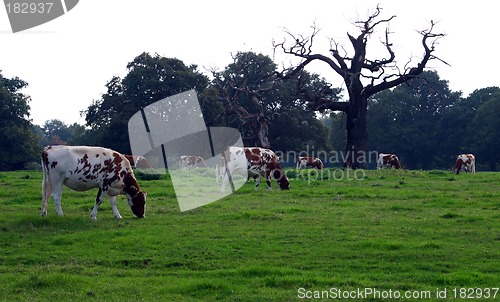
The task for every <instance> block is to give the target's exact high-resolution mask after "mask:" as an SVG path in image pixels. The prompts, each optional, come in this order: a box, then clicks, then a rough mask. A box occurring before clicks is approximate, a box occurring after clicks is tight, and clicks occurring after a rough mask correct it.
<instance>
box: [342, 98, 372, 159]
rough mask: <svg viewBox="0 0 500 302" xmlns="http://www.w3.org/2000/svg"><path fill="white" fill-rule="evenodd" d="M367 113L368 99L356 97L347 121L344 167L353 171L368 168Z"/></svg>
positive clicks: (352, 101) (351, 104)
mask: <svg viewBox="0 0 500 302" xmlns="http://www.w3.org/2000/svg"><path fill="white" fill-rule="evenodd" d="M360 94H361V93H360ZM366 112H367V98H366V97H365V96H358V97H354V100H351V101H350V108H349V111H348V112H347V120H346V129H347V141H346V147H345V162H344V167H348V168H352V169H364V168H366V164H367V161H368V156H367V152H366V151H367V150H366V147H367V144H368V131H367V123H366Z"/></svg>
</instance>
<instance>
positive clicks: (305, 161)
mask: <svg viewBox="0 0 500 302" xmlns="http://www.w3.org/2000/svg"><path fill="white" fill-rule="evenodd" d="M323 167H324V166H323V162H322V161H321V159H319V158H317V157H310V156H299V157H298V158H297V169H305V168H316V169H318V170H322V169H323Z"/></svg>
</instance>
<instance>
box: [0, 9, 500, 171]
mask: <svg viewBox="0 0 500 302" xmlns="http://www.w3.org/2000/svg"><path fill="white" fill-rule="evenodd" d="M381 13H382V8H381V7H380V6H377V7H376V9H375V10H374V11H373V12H372V13H371V14H369V16H368V17H366V19H364V20H360V21H357V22H355V23H354V25H355V27H356V28H357V30H358V33H357V34H350V33H347V36H348V38H349V40H348V41H349V42H350V44H351V47H350V48H347V47H344V45H340V44H339V43H337V42H336V41H335V40H334V39H330V46H331V47H330V49H329V55H325V54H322V53H316V52H314V51H313V41H316V40H317V38H318V33H319V29H318V28H316V27H315V26H313V27H312V33H311V34H310V35H309V36H304V35H294V34H292V33H290V32H288V31H286V35H287V38H288V41H287V39H286V38H285V39H284V40H283V41H282V42H273V46H274V49H275V51H281V52H282V53H284V54H286V55H288V56H290V57H295V58H299V59H300V62H299V63H298V64H297V65H292V66H288V67H286V68H285V67H281V68H279V67H278V65H277V64H276V63H275V62H273V60H272V59H271V58H270V57H268V56H265V55H262V54H257V53H254V52H238V53H236V54H234V55H232V58H233V62H232V63H231V64H229V65H228V66H226V67H225V68H224V69H223V70H217V69H211V70H208V71H205V72H202V71H200V70H199V68H198V66H196V65H186V64H184V62H182V61H181V60H179V59H176V58H166V57H162V56H160V55H158V54H154V55H151V54H149V53H142V54H140V55H138V56H137V57H135V58H134V59H133V60H132V61H131V62H130V63H128V64H127V70H128V73H127V74H126V75H125V76H124V77H123V78H121V77H118V76H114V77H112V78H111V79H110V80H109V81H108V82H107V83H106V85H105V86H106V92H105V93H104V94H102V95H101V96H100V98H98V99H97V100H94V101H92V103H91V104H90V105H89V107H88V108H86V109H83V110H82V111H81V114H82V116H84V117H85V125H78V124H73V125H69V126H68V125H65V124H64V123H62V122H61V121H59V120H51V121H47V122H46V123H45V124H44V125H42V126H37V125H32V124H31V121H30V119H29V116H30V113H29V110H30V108H29V101H30V97H29V96H26V95H23V94H22V93H20V90H21V89H22V88H23V87H25V86H26V85H27V83H25V82H24V81H22V80H21V79H19V78H17V77H14V78H12V79H7V78H4V77H3V76H1V72H0V89H1V90H0V130H1V131H2V133H3V135H2V137H1V138H0V146H2V147H1V148H2V149H0V153H1V155H2V160H3V161H2V162H1V163H0V170H8V169H22V168H25V167H28V166H29V165H28V164H29V163H33V162H35V161H38V159H37V157H38V154H37V152H36V150H39V149H40V148H41V146H42V145H45V144H74V145H76V144H80V145H99V146H104V147H109V148H112V149H115V150H117V151H120V152H122V153H130V144H129V141H128V140H129V138H128V132H127V131H128V129H127V128H128V127H127V125H128V120H129V119H130V117H132V115H134V114H135V113H136V112H138V111H139V110H140V109H141V108H144V107H146V106H148V105H150V104H152V103H154V102H156V101H159V100H161V99H163V98H165V97H168V96H171V95H174V94H178V93H181V92H184V91H187V90H191V89H194V90H196V91H197V95H198V99H199V101H200V105H201V109H202V111H203V115H204V118H205V121H206V124H207V126H227V127H232V128H236V129H238V130H239V131H240V133H241V134H242V138H243V142H244V144H245V145H247V146H259V147H266V148H273V149H275V150H280V151H284V152H286V151H290V150H295V151H301V150H311V149H314V150H317V151H325V152H329V151H332V150H333V151H341V152H344V156H343V158H344V160H343V161H344V162H343V163H342V164H343V166H345V167H351V168H364V167H366V166H370V165H372V166H373V163H370V162H366V160H365V159H359V158H363V157H360V156H359V155H360V154H362V153H366V152H367V151H369V150H378V151H381V152H390V153H397V154H398V155H399V156H400V157H401V159H402V161H403V163H404V165H405V166H406V167H407V168H412V169H415V168H417V169H418V168H421V169H429V168H446V167H449V166H450V165H451V164H452V162H453V160H454V157H455V156H456V154H458V153H462V152H471V153H475V154H476V156H477V158H478V159H477V161H478V167H479V168H484V169H491V170H495V169H496V167H497V163H498V161H499V158H498V157H499V152H497V150H498V141H499V140H498V133H497V132H498V131H497V129H498V120H499V119H498V110H495V109H498V106H499V105H498V102H499V93H498V87H489V88H482V89H479V90H476V91H475V92H474V93H472V94H471V95H469V96H468V97H466V98H464V97H462V93H461V92H453V91H451V90H450V89H449V87H448V83H447V81H446V80H441V79H440V78H439V76H438V74H437V73H436V72H431V71H425V70H424V69H425V67H426V64H427V63H428V62H430V61H432V60H437V61H438V62H441V63H444V64H446V62H445V61H443V60H442V59H440V58H438V57H437V56H436V55H435V47H436V45H437V43H436V42H437V41H438V39H440V38H442V37H443V36H444V35H443V34H440V33H435V31H434V25H435V24H434V23H433V22H432V21H431V22H430V26H429V28H427V29H424V30H420V31H418V33H419V34H420V35H421V37H422V39H421V47H422V56H421V57H420V58H416V59H415V58H410V59H409V61H407V63H406V64H405V66H404V67H398V66H397V65H396V60H395V58H396V55H395V52H394V50H393V43H392V42H391V41H390V34H391V31H390V30H389V27H388V24H389V23H390V21H391V20H392V19H394V18H395V16H389V17H387V18H384V17H383V16H382V14H381ZM380 26H386V29H385V34H383V35H382V36H379V37H375V38H379V39H380V42H381V43H382V46H383V47H384V48H385V51H386V57H382V58H379V59H375V58H369V57H368V56H367V45H368V41H370V39H371V38H373V37H374V34H375V33H376V32H380V31H379V30H378V27H380ZM376 28H377V30H376ZM349 49H350V50H349ZM314 61H318V62H321V63H325V64H327V65H328V66H329V67H330V68H331V69H332V70H333V71H334V72H335V73H337V74H338V76H340V77H341V78H342V79H343V82H344V85H345V87H343V88H339V87H332V86H331V85H330V84H329V83H328V82H327V81H326V80H325V79H324V78H322V77H321V76H320V75H317V74H312V73H309V72H307V71H306V70H305V67H306V66H307V65H308V64H309V63H311V62H314ZM414 61H416V62H414ZM343 93H345V94H346V95H345V97H344V96H343ZM31 165H33V164H31Z"/></svg>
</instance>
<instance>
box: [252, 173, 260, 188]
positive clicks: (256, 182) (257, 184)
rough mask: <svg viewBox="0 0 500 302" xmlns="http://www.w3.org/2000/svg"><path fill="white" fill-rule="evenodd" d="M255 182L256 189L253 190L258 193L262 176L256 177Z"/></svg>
mask: <svg viewBox="0 0 500 302" xmlns="http://www.w3.org/2000/svg"><path fill="white" fill-rule="evenodd" d="M253 180H254V181H255V188H254V189H253V190H254V191H257V190H258V189H259V185H260V175H257V176H254V177H253Z"/></svg>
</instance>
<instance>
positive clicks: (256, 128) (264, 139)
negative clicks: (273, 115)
mask: <svg viewBox="0 0 500 302" xmlns="http://www.w3.org/2000/svg"><path fill="white" fill-rule="evenodd" d="M251 128H252V132H253V133H252V134H253V135H254V138H253V145H254V146H255V147H262V148H270V147H271V145H270V143H269V128H268V126H267V121H266V118H265V117H260V118H257V119H256V120H254V121H253V122H252V126H251Z"/></svg>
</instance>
